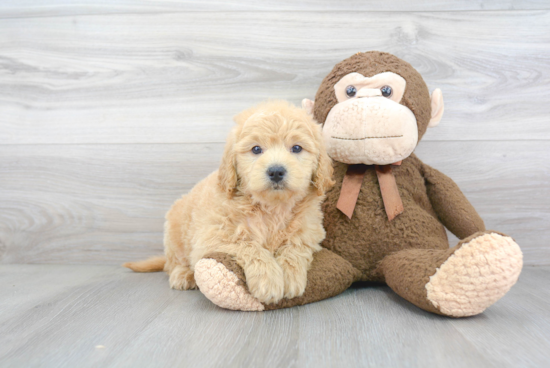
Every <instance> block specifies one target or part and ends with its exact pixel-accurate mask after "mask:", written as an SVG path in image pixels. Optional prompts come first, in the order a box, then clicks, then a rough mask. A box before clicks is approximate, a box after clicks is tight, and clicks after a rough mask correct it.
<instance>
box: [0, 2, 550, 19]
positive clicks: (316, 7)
mask: <svg viewBox="0 0 550 368" xmlns="http://www.w3.org/2000/svg"><path fill="white" fill-rule="evenodd" d="M526 9H529V10H540V9H550V4H548V2H547V1H544V0H476V1H471V0H427V1H407V0H393V1H386V0H368V1H364V0H347V1H339V0H299V1H292V0H281V1H275V0H263V1H253V0H239V1H236V0H231V1H223V2H220V1H215V0H203V1H196V0H181V1H177V0H81V1H75V0H49V1H47V2H46V3H45V2H44V1H40V0H3V1H2V2H0V18H21V17H44V16H74V15H90V14H124V13H158V12H170V13H173V12H189V11H202V12H212V11H301V12H304V11H305V12H309V11H370V12H380V11H400V12H402V11H464V10H526Z"/></svg>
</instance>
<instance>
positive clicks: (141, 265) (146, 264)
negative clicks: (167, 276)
mask: <svg viewBox="0 0 550 368" xmlns="http://www.w3.org/2000/svg"><path fill="white" fill-rule="evenodd" d="M165 263H166V257H165V256H157V257H151V258H149V259H146V260H144V261H138V262H126V263H124V264H123V265H122V267H126V268H129V269H131V270H132V271H135V272H158V271H162V270H163V269H164V264H165Z"/></svg>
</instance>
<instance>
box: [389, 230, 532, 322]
mask: <svg viewBox="0 0 550 368" xmlns="http://www.w3.org/2000/svg"><path fill="white" fill-rule="evenodd" d="M522 264H523V262H522V253H521V251H520V249H519V247H518V245H517V244H516V243H515V242H514V240H513V239H512V238H510V237H508V236H505V235H504V234H499V233H497V232H494V231H480V232H477V233H475V234H473V235H472V236H469V237H468V238H466V239H463V240H461V241H460V242H459V243H458V245H457V246H455V247H453V248H450V249H448V250H435V249H408V250H402V251H398V252H396V253H393V254H391V255H389V256H386V257H385V258H384V259H383V260H382V262H381V263H380V266H379V269H378V270H379V271H380V272H381V273H382V274H383V276H384V278H385V281H386V283H387V284H388V285H389V286H390V287H391V288H392V289H393V290H394V291H395V292H396V293H397V294H399V295H400V296H402V297H403V298H405V299H406V300H408V301H410V302H411V303H413V304H415V305H416V306H418V307H420V308H422V309H424V310H427V311H429V312H433V313H437V314H442V315H446V316H451V317H466V316H472V315H476V314H479V313H481V312H483V311H484V310H485V308H487V307H489V306H490V305H491V304H493V303H494V302H496V301H497V300H498V299H500V298H501V297H502V296H503V295H504V294H506V293H507V292H508V290H509V289H510V288H511V287H512V286H513V285H514V284H515V283H516V281H517V279H518V276H519V274H520V272H521V268H522Z"/></svg>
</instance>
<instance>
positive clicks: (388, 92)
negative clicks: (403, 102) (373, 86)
mask: <svg viewBox="0 0 550 368" xmlns="http://www.w3.org/2000/svg"><path fill="white" fill-rule="evenodd" d="M380 92H382V96H384V97H390V96H391V94H392V93H393V90H392V89H391V87H390V86H384V87H382V88H380Z"/></svg>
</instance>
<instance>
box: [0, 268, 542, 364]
mask: <svg viewBox="0 0 550 368" xmlns="http://www.w3.org/2000/svg"><path fill="white" fill-rule="evenodd" d="M549 277H550V266H543V267H526V268H525V269H524V271H523V273H522V275H521V277H520V280H519V282H518V284H517V285H516V286H515V287H514V288H513V289H512V290H511V291H510V293H509V294H508V295H506V296H505V297H504V298H503V299H502V300H500V301H499V302H497V303H496V304H495V305H494V306H492V307H491V308H490V309H489V310H487V311H486V312H485V313H483V314H482V315H479V316H476V317H472V318H465V319H450V318H445V317H441V316H437V315H433V314H429V313H426V312H424V311H422V310H420V309H418V308H416V307H414V306H413V305H411V304H408V303H407V302H405V301H404V300H402V299H401V298H400V297H398V296H397V295H396V294H394V293H393V292H392V291H391V290H390V289H389V288H388V287H385V286H367V285H358V286H355V287H353V288H352V289H350V290H348V291H347V292H345V293H344V294H342V295H340V296H337V297H335V298H332V299H329V300H326V301H322V302H319V303H314V304H311V305H307V306H304V307H296V308H292V309H285V310H279V311H272V312H234V311H228V310H222V309H220V308H218V307H216V306H214V305H213V304H212V303H210V301H208V300H207V299H206V298H205V297H204V296H203V295H202V294H201V293H200V292H199V291H175V290H170V289H169V288H168V282H167V278H166V276H165V274H163V273H155V274H135V273H132V272H129V271H128V270H126V269H123V268H121V267H115V266H89V265H87V266H75V265H63V266H59V265H15V264H12V265H0V366H2V367H30V366H32V367H130V366H132V367H151V366H176V367H221V366H223V367H294V366H300V367H329V366H330V367H354V366H380V367H388V366H392V367H528V366H529V367H543V366H548V365H547V364H548V362H549V361H550V351H549V350H548V346H549V343H550V308H549V303H550V290H549V289H548V288H547V280H548V278H549ZM98 346H103V347H102V348H101V347H98Z"/></svg>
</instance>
